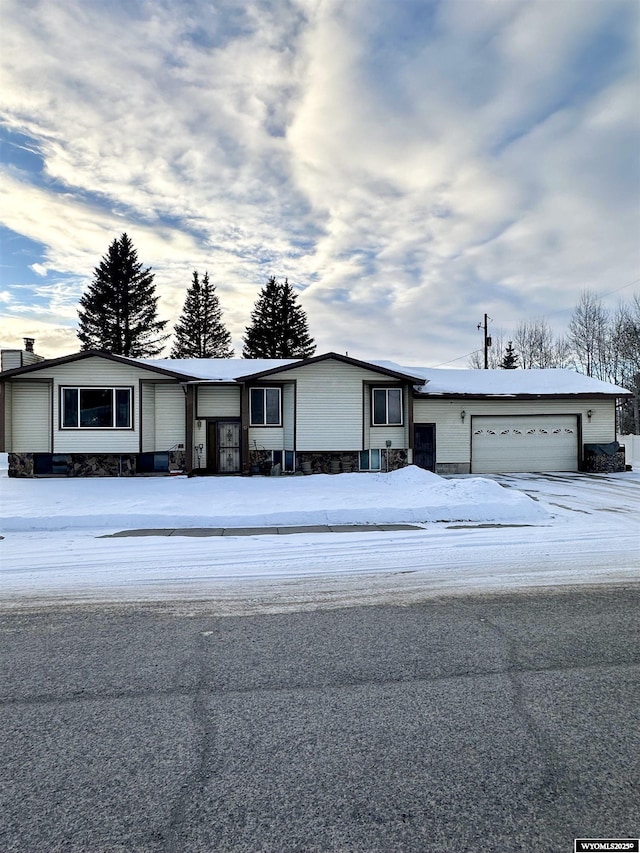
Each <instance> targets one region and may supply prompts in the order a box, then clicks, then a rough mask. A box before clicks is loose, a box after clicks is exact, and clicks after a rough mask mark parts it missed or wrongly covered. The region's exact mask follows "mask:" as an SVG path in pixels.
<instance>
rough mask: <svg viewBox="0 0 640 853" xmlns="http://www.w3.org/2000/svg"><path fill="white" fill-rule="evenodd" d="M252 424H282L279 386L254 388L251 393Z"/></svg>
mask: <svg viewBox="0 0 640 853" xmlns="http://www.w3.org/2000/svg"><path fill="white" fill-rule="evenodd" d="M249 408H250V415H249V419H250V423H251V426H280V424H281V423H282V418H281V406H280V389H279V388H252V389H251V391H250V395H249Z"/></svg>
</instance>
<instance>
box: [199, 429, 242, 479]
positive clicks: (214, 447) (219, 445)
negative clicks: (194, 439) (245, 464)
mask: <svg viewBox="0 0 640 853" xmlns="http://www.w3.org/2000/svg"><path fill="white" fill-rule="evenodd" d="M241 464H242V463H241V454H240V421H239V420H238V421H208V422H207V471H208V472H209V473H211V474H239V473H240V470H241Z"/></svg>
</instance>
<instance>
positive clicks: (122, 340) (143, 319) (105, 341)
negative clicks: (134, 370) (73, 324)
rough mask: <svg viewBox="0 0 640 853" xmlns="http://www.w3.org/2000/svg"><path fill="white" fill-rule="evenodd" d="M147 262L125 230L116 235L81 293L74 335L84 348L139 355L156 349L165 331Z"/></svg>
mask: <svg viewBox="0 0 640 853" xmlns="http://www.w3.org/2000/svg"><path fill="white" fill-rule="evenodd" d="M157 303H158V297H157V296H156V295H155V285H154V283H153V274H152V272H151V267H148V268H147V269H144V268H143V266H142V264H141V263H140V262H139V261H138V253H137V252H136V250H135V249H134V247H133V243H132V242H131V240H130V239H129V237H128V236H127V234H126V233H123V234H122V236H121V237H120V239H119V240H117V239H116V240H114V241H113V243H112V244H111V245H110V246H109V251H108V252H107V254H106V255H105V256H104V257H103V258H102V261H101V262H100V265H99V266H97V267H96V268H95V270H94V273H93V281H92V282H91V284H90V285H89V287H88V289H87V291H86V293H84V295H83V296H82V297H81V299H80V308H79V310H78V317H79V325H78V338H79V339H80V341H81V343H82V349H83V350H89V349H99V350H106V351H107V352H111V353H113V354H114V355H124V356H130V357H132V358H140V357H145V356H153V355H157V354H158V353H159V352H160V351H161V350H162V347H163V345H164V342H165V340H166V339H167V338H168V337H169V336H168V335H163V334H162V330H163V329H164V327H165V326H166V324H167V321H166V320H158V318H157Z"/></svg>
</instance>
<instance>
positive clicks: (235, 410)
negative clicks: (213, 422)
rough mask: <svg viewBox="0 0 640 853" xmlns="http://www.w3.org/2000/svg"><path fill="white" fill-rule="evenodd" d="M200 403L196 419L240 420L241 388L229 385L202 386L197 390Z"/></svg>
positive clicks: (197, 407)
mask: <svg viewBox="0 0 640 853" xmlns="http://www.w3.org/2000/svg"><path fill="white" fill-rule="evenodd" d="M197 395H198V403H197V406H196V409H197V411H196V419H200V420H201V419H202V418H239V417H240V388H239V387H238V388H233V387H230V386H228V385H222V386H220V387H217V386H215V385H213V386H212V385H207V386H200V387H199V388H198V389H197Z"/></svg>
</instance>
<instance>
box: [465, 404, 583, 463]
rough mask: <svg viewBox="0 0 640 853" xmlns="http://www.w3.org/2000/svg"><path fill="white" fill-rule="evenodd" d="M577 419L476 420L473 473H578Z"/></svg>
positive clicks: (523, 417) (473, 426)
mask: <svg viewBox="0 0 640 853" xmlns="http://www.w3.org/2000/svg"><path fill="white" fill-rule="evenodd" d="M578 437H579V431H578V418H577V416H576V415H513V416H511V415H499V416H486V417H483V416H475V417H473V418H472V421H471V472H472V473H473V474H494V473H505V472H512V473H518V472H537V471H577V470H578V459H579V444H578Z"/></svg>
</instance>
